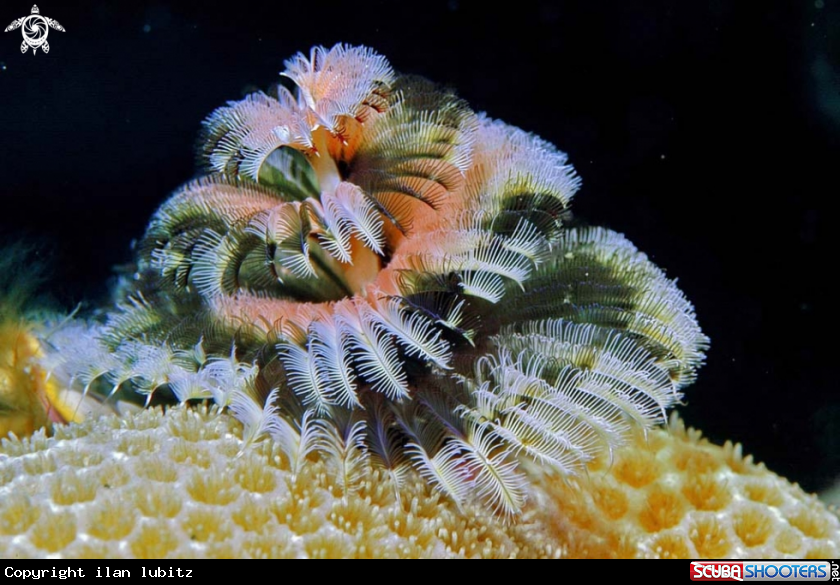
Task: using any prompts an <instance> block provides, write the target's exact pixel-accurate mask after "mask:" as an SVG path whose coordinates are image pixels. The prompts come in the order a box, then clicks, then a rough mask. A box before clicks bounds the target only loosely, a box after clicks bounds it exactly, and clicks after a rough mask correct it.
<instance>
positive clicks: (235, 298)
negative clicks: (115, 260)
mask: <svg viewBox="0 0 840 585" xmlns="http://www.w3.org/2000/svg"><path fill="white" fill-rule="evenodd" d="M283 75H284V76H285V78H286V79H287V80H289V81H291V83H292V84H293V86H294V87H292V88H291V89H290V88H287V87H286V86H285V85H277V86H276V87H275V88H273V89H272V90H271V91H269V92H268V93H256V94H252V95H250V96H248V97H247V98H245V99H243V100H241V101H238V102H231V103H229V104H228V105H226V106H224V107H222V108H220V109H218V110H216V112H214V113H213V114H211V115H210V117H209V118H207V120H206V121H205V123H204V132H203V135H202V147H201V157H202V161H203V165H204V173H205V174H204V176H202V177H201V178H198V179H197V180H194V181H193V182H191V183H188V184H187V185H185V186H184V187H182V188H181V189H180V190H178V191H177V192H176V193H175V194H174V195H172V197H170V198H169V200H167V201H166V202H165V203H164V204H163V205H162V206H161V207H160V208H159V209H158V211H157V212H156V213H155V215H154V216H153V218H152V220H151V222H150V224H149V227H148V230H147V232H146V234H145V236H144V237H143V238H142V240H141V241H140V242H139V244H138V246H137V253H138V257H137V271H136V274H135V275H134V279H133V280H131V281H128V282H126V283H124V286H123V287H122V294H123V297H122V302H121V308H120V309H119V310H116V311H113V312H112V313H111V315H110V317H109V318H108V320H107V323H106V324H105V325H104V326H92V327H90V328H89V329H88V330H87V331H86V332H85V333H81V334H78V335H75V336H74V340H75V341H74V342H73V343H72V345H75V346H76V347H75V348H74V349H72V350H69V349H68V351H67V355H68V356H70V357H69V358H68V359H66V360H65V361H64V363H60V364H57V365H56V366H55V369H56V372H58V373H57V375H58V376H59V377H60V378H61V379H63V380H66V381H67V382H68V383H70V384H76V385H78V386H83V387H84V389H85V391H87V390H90V389H93V390H96V391H101V392H105V393H112V392H117V391H125V390H129V389H134V390H137V391H138V392H140V393H141V394H143V395H145V396H146V399H147V401H151V400H157V399H165V398H166V397H167V396H169V397H173V398H174V399H177V400H179V401H182V402H184V401H188V400H202V399H213V400H214V401H215V402H216V403H218V404H219V405H220V406H221V407H228V408H229V410H230V412H231V413H232V414H234V416H236V417H237V418H238V419H239V420H240V421H241V422H242V423H243V424H244V426H245V431H244V432H245V437H246V439H247V440H249V441H253V440H256V439H257V438H259V437H260V436H262V435H270V436H271V438H272V440H274V441H275V442H277V443H278V445H279V446H280V448H281V449H282V451H283V452H284V453H285V454H286V456H287V457H288V458H289V460H290V461H292V462H293V463H292V469H293V471H294V469H297V468H298V467H299V466H300V465H304V464H305V462H306V460H307V458H308V457H309V456H310V455H313V454H315V453H316V452H321V453H322V455H323V456H324V458H325V459H326V460H328V461H337V462H338V464H337V465H338V467H337V469H338V471H337V472H336V473H337V474H338V476H339V477H342V478H343V480H342V481H343V482H344V483H345V484H347V485H348V486H350V485H352V483H353V479H354V477H355V472H354V470H358V469H362V468H364V467H365V466H366V465H368V464H369V463H370V464H373V465H375V466H379V467H383V468H384V469H385V471H386V472H387V473H388V474H389V476H390V477H392V478H393V479H394V481H395V482H396V485H399V482H400V478H401V477H404V476H405V475H406V472H407V470H408V469H409V468H411V467H413V468H414V469H415V470H416V471H417V472H419V475H420V476H422V477H423V478H425V479H426V480H427V481H428V482H429V483H431V484H432V485H434V486H435V487H436V488H438V489H439V490H441V491H442V492H444V493H445V494H446V495H447V496H449V497H450V498H452V500H454V502H455V503H456V504H458V505H463V504H466V503H468V502H469V501H471V500H474V499H478V500H479V501H483V502H485V503H486V504H487V505H488V506H489V507H490V508H491V509H493V510H495V511H497V512H499V513H500V514H502V515H506V516H513V515H515V514H517V513H519V512H520V510H522V508H523V506H524V504H525V499H526V494H527V489H526V488H525V482H526V480H525V477H526V475H525V474H526V471H525V469H526V468H527V465H524V464H523V462H525V461H531V462H536V463H537V464H539V465H540V466H545V467H547V468H553V469H557V470H560V471H561V472H562V473H565V474H576V473H578V472H579V471H581V470H582V469H583V468H584V466H585V465H586V464H587V463H588V462H589V461H591V460H593V459H595V458H597V457H600V456H602V455H604V454H605V453H611V452H613V451H614V450H615V449H616V448H618V447H619V446H620V445H621V444H623V443H624V442H625V441H626V440H627V437H629V436H631V435H632V433H633V432H635V431H636V430H638V429H648V428H651V427H652V426H653V425H656V424H659V423H663V422H665V420H666V417H667V415H666V412H667V409H668V408H669V407H671V406H672V405H674V404H675V403H676V402H677V401H679V399H680V397H681V391H682V388H684V387H685V386H686V385H687V384H689V383H690V382H691V381H692V380H693V379H694V376H695V372H696V369H697V368H698V367H699V365H700V364H701V363H702V361H703V351H704V350H705V348H706V346H707V344H708V340H707V338H706V337H705V336H704V335H703V334H702V332H701V331H700V329H699V327H698V325H697V323H696V320H695V316H694V311H693V308H692V306H691V304H690V303H689V302H688V300H687V299H686V298H685V296H684V295H683V294H682V293H681V292H680V291H679V290H678V289H677V287H676V286H675V284H674V282H673V281H671V280H669V279H668V278H666V277H665V275H664V274H663V272H662V271H661V270H659V269H658V268H657V267H656V266H654V265H653V264H652V263H651V262H650V261H649V260H648V258H647V257H646V256H645V255H644V254H642V253H641V252H639V251H638V250H636V249H635V248H634V247H633V245H632V244H630V243H629V242H628V241H627V240H626V239H625V238H624V237H623V236H621V235H619V234H616V233H614V232H611V231H608V230H605V229H599V228H580V227H578V228H571V227H569V226H568V225H567V221H568V219H569V205H570V202H571V200H572V198H573V196H574V195H575V193H576V191H577V190H578V188H579V186H580V180H579V179H578V177H577V175H576V174H575V172H574V170H573V168H572V167H571V165H570V164H569V163H568V159H567V156H566V155H565V154H564V153H563V152H561V151H559V150H558V149H557V148H555V147H554V146H553V145H552V144H550V143H548V142H546V141H544V140H542V139H540V138H538V137H537V136H535V135H533V134H530V133H528V132H525V131H523V130H520V129H518V128H514V127H511V126H508V125H506V124H504V123H502V122H500V121H496V120H493V119H491V118H489V117H488V116H486V115H484V114H476V113H474V112H473V111H472V110H471V109H470V107H469V105H468V104H467V103H466V102H465V101H464V100H462V99H460V98H458V97H457V96H456V95H455V94H453V93H452V92H451V91H449V90H445V89H442V88H440V87H438V86H436V85H435V84H433V83H431V82H429V81H426V80H424V79H419V78H415V77H411V76H404V75H398V74H396V73H394V71H393V70H392V69H391V66H390V65H389V64H388V62H387V61H386V60H385V59H384V58H383V57H382V56H380V55H378V54H376V53H375V52H374V51H372V50H370V49H367V48H361V47H348V46H344V45H336V46H335V47H333V48H331V49H326V48H323V47H316V48H315V49H313V50H312V51H311V53H310V55H309V56H308V57H307V56H304V55H297V56H296V57H294V58H292V59H291V60H289V61H287V62H286V70H285V72H284V73H283ZM81 338H83V339H84V340H85V341H84V342H83V343H79V339H81ZM68 345H69V344H68ZM60 346H61V343H60V341H59V342H56V347H58V348H59V352H58V353H59V354H61V353H64V351H63V350H62V348H61V347H60ZM74 356H75V357H74ZM94 363H95V364H96V367H95V368H91V364H94Z"/></svg>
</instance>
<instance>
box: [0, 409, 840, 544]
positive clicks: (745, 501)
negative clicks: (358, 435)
mask: <svg viewBox="0 0 840 585" xmlns="http://www.w3.org/2000/svg"><path fill="white" fill-rule="evenodd" d="M337 463H338V462H337V461H329V460H325V459H323V458H321V459H313V460H310V461H308V462H307V464H306V465H305V466H302V467H300V469H299V470H297V472H295V469H294V463H293V462H291V461H290V460H289V459H288V458H287V457H286V456H285V454H284V453H283V451H282V450H281V449H279V448H278V446H277V445H276V444H273V443H271V442H270V441H261V442H258V443H248V442H247V441H245V440H243V438H242V426H241V425H240V424H239V423H238V422H237V421H235V420H234V419H233V418H232V417H230V416H228V415H226V414H223V413H221V412H219V410H218V409H217V408H215V407H214V408H213V409H212V410H209V411H208V410H207V409H206V408H183V407H177V408H172V409H169V410H168V411H167V413H166V414H165V415H163V414H162V412H161V411H160V409H157V408H155V409H149V410H144V411H141V412H139V413H134V414H131V415H128V416H126V417H123V418H118V417H102V418H100V419H97V420H95V421H88V422H85V423H81V424H74V425H71V426H66V427H56V430H55V436H54V437H51V438H47V437H45V436H44V434H43V432H39V433H37V434H36V435H34V436H32V437H30V438H28V439H23V440H17V439H11V440H9V439H5V440H3V442H2V445H0V490H2V492H3V497H2V499H0V554H2V556H3V557H4V558H32V557H34V558H38V557H44V556H50V557H53V558H85V557H87V558H90V557H93V558H102V557H112V558H137V557H139V558H163V557H166V558H206V557H214V558H219V557H221V558H227V557H252V558H290V557H310V558H324V557H331V558H335V557H350V558H359V557H361V558H419V557H477V558H507V557H520V558H521V557H576V558H604V557H606V558H616V557H622V558H626V557H647V558H651V557H657V558H674V557H679V558H719V557H726V558H759V557H763V558H768V557H769V558H790V557H803V558H835V557H836V556H837V552H838V543H840V522H838V520H837V518H836V517H835V516H834V515H833V514H831V513H830V512H828V511H827V510H826V509H825V508H824V507H823V506H822V505H821V504H820V503H819V502H818V501H817V500H816V498H815V497H814V496H807V495H806V494H804V493H803V492H802V490H801V489H799V488H798V487H797V486H794V485H791V484H790V483H788V482H787V481H785V480H784V479H782V478H779V477H778V476H776V475H775V474H773V473H771V472H769V471H767V469H765V468H764V467H763V466H761V465H756V464H754V463H753V462H752V461H751V458H750V457H744V456H742V455H741V448H740V446H733V445H731V444H727V445H725V446H723V447H719V446H714V445H711V444H709V443H708V442H706V441H704V440H702V439H700V437H699V433H697V432H696V431H691V430H688V431H687V430H686V429H685V428H683V427H682V425H681V423H679V422H678V421H676V420H674V421H672V425H671V428H670V431H669V430H661V429H656V430H653V431H651V432H649V433H648V436H647V438H645V437H643V436H642V435H641V434H637V435H636V436H634V437H633V439H632V441H631V444H630V445H629V446H628V447H625V448H624V449H621V450H620V451H618V452H617V454H616V457H615V460H614V461H613V462H612V464H610V463H609V462H608V461H607V460H606V459H599V460H598V461H594V462H592V463H590V467H589V470H588V473H587V475H585V476H581V477H579V478H576V479H573V480H571V481H570V480H569V478H567V477H563V476H562V475H558V474H544V473H541V472H538V471H535V472H534V474H533V475H532V481H531V482H530V483H529V485H528V486H527V488H526V491H527V494H528V500H527V503H526V504H525V506H524V508H523V510H522V512H521V513H520V514H519V515H518V516H517V517H516V518H515V519H514V520H513V521H505V518H504V517H501V516H499V515H498V514H494V513H493V512H492V511H491V510H489V509H487V508H486V506H482V505H480V504H478V503H473V504H469V505H467V506H465V507H464V508H463V509H459V508H458V507H457V506H455V504H454V503H453V502H452V501H451V500H450V499H449V498H446V497H443V496H442V495H441V494H440V493H439V492H437V491H436V490H434V489H432V488H431V487H430V486H429V485H428V483H427V482H425V481H423V480H422V478H420V477H419V475H418V474H416V473H415V472H413V471H409V472H407V473H406V475H405V476H404V477H403V478H402V481H401V482H400V483H399V487H398V486H397V485H396V483H395V482H394V481H393V479H392V478H391V477H389V476H388V474H387V473H386V472H385V471H384V470H382V469H379V468H374V467H371V466H365V467H364V468H362V469H360V470H359V475H358V478H357V481H356V482H355V484H354V486H353V488H352V490H348V489H347V486H346V485H342V483H341V481H340V475H339V474H336V473H335V470H334V466H335V465H336V464H337Z"/></svg>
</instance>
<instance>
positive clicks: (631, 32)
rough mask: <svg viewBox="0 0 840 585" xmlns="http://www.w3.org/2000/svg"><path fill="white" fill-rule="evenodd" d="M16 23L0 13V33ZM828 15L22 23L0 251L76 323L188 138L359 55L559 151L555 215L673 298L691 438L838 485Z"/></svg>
mask: <svg viewBox="0 0 840 585" xmlns="http://www.w3.org/2000/svg"><path fill="white" fill-rule="evenodd" d="M31 2H32V0H28V1H17V0H15V1H13V2H11V1H10V2H3V4H2V7H0V21H2V22H0V27H2V28H5V26H6V24H8V23H9V22H11V21H12V20H14V19H16V18H18V17H21V16H25V15H28V14H29V12H30V9H31ZM833 2H834V0H816V2H815V1H814V0H796V1H791V2H789V3H782V2H772V1H767V2H763V3H757V2H739V1H735V0H732V1H724V0H717V1H715V0H712V1H706V2H670V1H669V2H664V1H663V2H646V3H640V2H619V1H615V2H592V1H578V2H562V1H561V2H555V3H540V4H536V3H527V2H520V1H517V2H512V3H509V4H506V5H505V7H504V8H503V9H498V8H492V7H490V3H489V2H481V3H476V4H472V3H466V2H459V1H457V0H450V1H448V2H447V1H428V2H422V3H403V2H400V3H396V2H394V3H390V2H387V3H383V2H373V1H367V2H349V3H344V4H338V5H335V6H332V7H331V6H330V5H328V4H326V3H324V2H308V1H298V2H270V3H262V2H258V1H249V2H243V3H240V4H234V3H224V6H225V8H224V9H221V8H218V9H214V8H208V7H206V6H203V3H202V4H198V3H178V4H174V3H162V2H134V3H123V2H121V3H119V6H117V3H116V2H109V3H106V2H98V3H93V2H91V3H86V4H84V3H73V4H72V5H68V4H67V3H62V4H59V3H57V2H47V3H46V4H44V3H39V6H40V8H41V14H42V15H45V16H49V17H51V18H54V19H56V20H58V21H59V22H60V23H61V24H62V25H63V26H64V27H65V28H66V29H67V32H65V33H60V32H57V31H51V32H50V34H49V41H50V45H51V51H50V53H49V54H47V55H45V54H43V53H42V52H41V51H39V52H38V54H37V55H34V56H33V55H32V53H31V51H29V52H28V53H27V54H25V55H22V54H21V53H20V50H19V46H20V43H21V40H22V38H21V33H20V31H13V32H10V33H5V34H0V133H2V138H0V238H2V237H3V236H6V237H7V238H12V239H15V238H20V237H28V238H30V239H35V240H38V241H40V242H41V244H42V246H43V256H44V258H46V259H49V260H50V261H51V262H52V265H53V272H52V275H53V276H52V278H51V280H50V286H51V289H52V292H53V293H54V294H55V296H56V297H57V298H58V300H59V302H60V303H62V304H63V306H65V307H66V308H68V309H69V308H72V307H73V306H74V304H76V303H78V302H80V301H87V303H88V305H89V306H91V305H95V304H96V302H97V300H101V299H103V298H106V296H107V284H108V280H109V278H110V277H112V275H113V267H114V266H115V265H118V264H120V263H125V262H127V261H129V260H130V252H129V246H130V242H131V240H132V239H133V238H136V237H138V236H140V235H141V234H142V232H143V230H144V227H145V224H146V222H147V220H148V218H149V216H150V215H151V213H152V212H153V211H154V210H155V208H156V207H157V206H158V205H159V204H160V203H161V202H162V201H163V200H164V198H165V197H166V196H167V195H168V194H169V193H170V192H171V191H172V190H174V189H175V188H176V187H178V186H179V185H180V184H181V183H183V182H184V181H186V180H187V179H189V178H191V177H192V176H193V174H194V172H195V168H194V161H195V155H194V145H195V140H196V135H197V132H198V130H199V125H200V122H201V120H202V119H203V118H204V117H205V116H206V115H207V114H209V113H210V112H211V111H212V110H213V109H214V108H215V107H218V106H220V105H222V104H224V102H225V101H226V100H231V99H239V98H240V97H242V96H243V95H244V93H246V92H247V91H250V90H253V89H256V88H267V87H268V86H269V85H270V84H272V83H274V82H276V81H277V79H278V77H277V74H278V73H279V71H280V70H282V69H283V60H284V59H286V58H288V57H290V56H291V55H292V54H294V53H295V52H297V51H301V50H303V51H308V49H309V47H310V46H312V45H313V44H324V45H328V46H332V45H333V44H334V43H336V42H339V41H343V42H347V43H353V44H365V45H369V46H371V47H373V48H375V49H376V50H377V51H379V52H380V53H382V54H384V55H385V56H387V57H388V58H389V59H390V61H391V63H392V64H393V66H394V67H395V68H396V69H397V70H399V71H404V72H410V73H416V74H421V75H424V76H426V77H429V78H431V79H433V80H436V81H439V82H443V83H446V84H449V85H451V86H453V87H455V88H457V89H458V91H459V93H460V94H461V95H462V96H463V97H465V98H466V99H467V100H468V101H469V102H470V103H471V104H472V105H473V106H474V108H475V109H476V110H485V111H487V112H488V113H489V114H490V115H491V116H493V117H497V118H501V119H503V120H505V121H506V122H508V123H511V124H514V125H518V126H521V127H522V128H525V129H527V130H530V131H533V132H536V133H538V134H539V135H541V136H542V137H543V138H546V139H548V140H550V141H552V142H554V143H555V144H557V145H558V146H559V147H560V148H561V149H563V150H566V151H568V152H569V154H570V157H571V161H572V162H573V163H574V165H575V166H576V168H577V169H578V172H579V173H580V174H581V175H582V177H583V189H582V190H581V191H580V193H579V194H578V195H577V198H576V200H575V204H574V210H575V213H576V214H577V215H578V216H579V217H583V218H585V219H586V220H588V221H590V222H592V223H598V224H602V225H605V226H608V227H611V228H613V229H615V230H618V231H621V232H624V233H625V234H626V235H627V236H628V237H629V238H630V239H631V240H632V241H633V242H635V243H636V244H637V245H638V246H639V248H641V249H642V250H644V251H646V252H647V253H648V254H649V255H650V256H651V257H652V258H653V260H654V261H655V262H657V263H658V264H659V265H660V266H662V267H663V268H664V269H665V270H666V271H667V272H668V274H669V275H670V276H672V277H678V278H679V283H680V286H681V288H682V289H683V290H684V291H685V292H686V294H687V296H688V297H689V298H690V299H691V300H692V301H693V302H694V304H695V306H696V308H697V313H698V316H699V319H700V323H701V325H702V326H703V328H704V330H705V332H706V333H707V334H708V335H709V336H710V337H711V338H712V348H711V351H710V352H709V358H708V363H707V365H706V366H705V367H704V368H703V369H702V370H701V372H700V377H699V380H698V382H697V383H696V384H695V385H694V386H693V387H691V388H688V389H687V392H686V399H685V400H686V406H684V407H682V408H681V409H680V411H681V413H682V414H683V416H684V418H685V419H686V420H687V422H688V423H689V424H692V425H695V426H698V427H699V428H702V429H703V431H704V432H705V434H706V435H708V436H710V437H711V438H712V439H713V440H715V441H718V442H722V441H724V440H726V439H733V440H736V441H741V442H743V443H744V444H745V448H746V451H747V452H749V453H753V454H754V455H755V456H756V458H757V459H758V460H760V461H764V462H766V463H767V464H768V466H769V467H770V468H771V469H773V470H774V471H777V472H779V473H780V474H783V475H785V476H787V477H789V478H791V479H792V480H795V481H799V482H800V483H801V484H802V485H803V486H804V487H805V488H806V489H809V490H818V489H823V488H825V487H826V486H827V485H828V484H829V483H831V482H832V481H833V480H834V479H835V477H837V475H838V473H840V448H838V447H840V395H839V394H838V376H837V373H836V371H837V367H836V366H837V362H838V361H840V360H839V359H838V358H840V355H838V353H831V352H838V346H837V337H836V334H837V329H836V327H835V323H836V319H835V312H836V311H837V305H838V303H837V301H836V300H835V297H836V295H837V286H836V285H835V284H831V283H830V281H832V280H834V277H835V274H834V271H835V270H836V267H837V259H836V253H837V247H836V244H835V243H834V241H830V240H829V234H828V230H829V229H830V226H829V224H830V222H832V221H834V218H833V217H832V214H831V212H830V211H829V204H828V201H829V199H830V198H832V199H833V198H834V197H835V196H836V194H837V183H838V181H837V170H836V169H837V163H838V160H840V159H838V154H840V40H839V39H840V36H838V31H840V9H838V6H837V3H836V2H834V4H833V5H832V3H833ZM750 5H751V6H750ZM834 229H836V228H834Z"/></svg>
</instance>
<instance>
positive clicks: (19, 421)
mask: <svg viewBox="0 0 840 585" xmlns="http://www.w3.org/2000/svg"><path fill="white" fill-rule="evenodd" d="M1 309H2V308H0V436H5V435H7V434H8V433H10V432H11V433H15V434H16V435H19V436H23V435H30V434H32V433H33V432H35V431H36V430H37V429H40V428H42V427H44V426H46V425H47V424H48V423H49V420H50V418H66V420H72V418H73V413H72V411H69V410H67V409H66V408H65V405H64V404H63V403H62V402H61V401H59V400H58V387H57V385H56V384H55V382H53V381H51V380H48V379H47V374H46V372H45V371H44V370H43V368H41V367H40V366H39V365H38V358H40V357H41V355H42V352H41V344H40V342H39V341H38V339H37V338H36V337H35V336H34V335H33V334H32V331H31V328H30V325H29V324H28V323H26V322H25V321H23V320H22V319H21V320H18V319H14V318H5V319H4V318H3V315H2V310H1ZM51 410H52V413H51V412H50V411H51ZM51 415H52V416H51Z"/></svg>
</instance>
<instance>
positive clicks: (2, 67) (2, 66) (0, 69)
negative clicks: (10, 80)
mask: <svg viewBox="0 0 840 585" xmlns="http://www.w3.org/2000/svg"><path fill="white" fill-rule="evenodd" d="M6 69H8V67H6V64H5V63H3V62H2V61H0V71H5V70H6Z"/></svg>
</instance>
